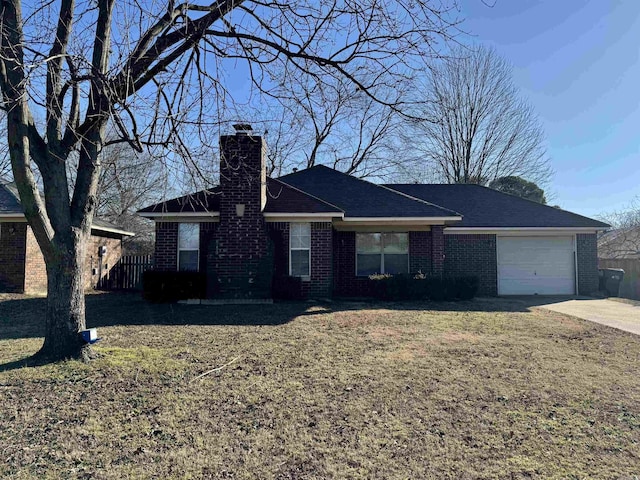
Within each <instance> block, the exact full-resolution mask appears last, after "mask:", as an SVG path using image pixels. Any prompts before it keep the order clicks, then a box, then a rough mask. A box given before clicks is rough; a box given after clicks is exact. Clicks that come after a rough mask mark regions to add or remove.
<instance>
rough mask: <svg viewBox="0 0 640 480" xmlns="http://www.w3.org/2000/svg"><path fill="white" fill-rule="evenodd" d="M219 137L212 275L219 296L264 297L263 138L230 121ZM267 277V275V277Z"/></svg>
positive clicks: (264, 185) (242, 125)
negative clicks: (231, 132)
mask: <svg viewBox="0 0 640 480" xmlns="http://www.w3.org/2000/svg"><path fill="white" fill-rule="evenodd" d="M233 127H234V129H235V130H236V133H235V135H222V136H221V137H220V187H221V197H220V224H219V226H218V235H217V236H218V248H217V255H216V257H215V274H216V276H217V279H218V282H219V286H220V292H221V294H222V296H224V297H231V298H247V297H248V298H251V297H256V298H259V297H263V296H265V293H264V292H263V291H262V290H264V285H266V284H267V283H265V282H267V280H268V284H269V285H270V282H271V272H270V271H268V270H269V269H268V266H265V265H266V263H268V262H267V258H266V257H267V252H268V246H267V242H268V239H267V238H268V237H267V230H266V225H265V221H264V217H263V215H262V211H263V210H264V207H265V205H266V202H267V191H266V167H265V160H264V159H265V148H266V146H265V143H264V141H263V139H262V137H259V136H256V135H253V134H252V130H251V126H250V125H247V124H237V125H234V126H233ZM267 276H268V279H267V278H266V277H267Z"/></svg>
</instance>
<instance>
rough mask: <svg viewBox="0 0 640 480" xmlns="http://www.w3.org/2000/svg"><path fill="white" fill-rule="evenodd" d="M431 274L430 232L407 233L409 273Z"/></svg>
mask: <svg viewBox="0 0 640 480" xmlns="http://www.w3.org/2000/svg"><path fill="white" fill-rule="evenodd" d="M418 272H422V273H424V274H425V275H428V274H430V273H431V232H409V273H410V274H411V275H415V274H416V273H418Z"/></svg>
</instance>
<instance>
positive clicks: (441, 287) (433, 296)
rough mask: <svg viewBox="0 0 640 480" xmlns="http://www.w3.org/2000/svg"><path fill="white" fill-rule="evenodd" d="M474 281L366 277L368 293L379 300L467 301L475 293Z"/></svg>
mask: <svg viewBox="0 0 640 480" xmlns="http://www.w3.org/2000/svg"><path fill="white" fill-rule="evenodd" d="M478 286H479V281H478V278H477V277H435V276H427V275H425V274H423V273H422V272H418V273H417V274H415V275H413V276H411V275H406V274H400V275H389V274H384V275H381V274H376V275H371V276H369V290H370V294H371V296H372V297H374V298H377V299H379V300H386V301H397V300H427V299H429V300H433V301H435V302H441V301H443V300H449V301H451V300H457V299H460V300H470V299H472V298H473V297H474V296H475V295H476V293H477V292H478Z"/></svg>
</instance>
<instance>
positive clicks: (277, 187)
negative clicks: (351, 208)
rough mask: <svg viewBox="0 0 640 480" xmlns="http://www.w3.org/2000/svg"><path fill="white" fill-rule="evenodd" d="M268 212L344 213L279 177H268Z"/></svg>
mask: <svg viewBox="0 0 640 480" xmlns="http://www.w3.org/2000/svg"><path fill="white" fill-rule="evenodd" d="M264 211H265V212H268V213H336V214H342V213H344V212H343V211H342V210H341V209H340V208H338V207H336V206H335V205H331V203H327V202H326V201H324V200H321V199H320V198H316V196H314V195H313V194H309V193H307V192H303V191H301V190H298V189H297V188H295V187H293V186H291V185H288V184H286V183H285V182H283V181H280V180H278V179H272V178H269V179H267V205H266V207H265V209H264Z"/></svg>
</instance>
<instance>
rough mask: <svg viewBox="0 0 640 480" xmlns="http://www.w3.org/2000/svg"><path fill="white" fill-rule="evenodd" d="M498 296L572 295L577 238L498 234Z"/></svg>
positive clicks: (573, 291)
mask: <svg viewBox="0 0 640 480" xmlns="http://www.w3.org/2000/svg"><path fill="white" fill-rule="evenodd" d="M497 261H498V295H573V294H574V293H575V279H576V274H575V260H574V237H573V236H553V237H543V236H540V237H517V236H513V237H506V236H499V237H497Z"/></svg>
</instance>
